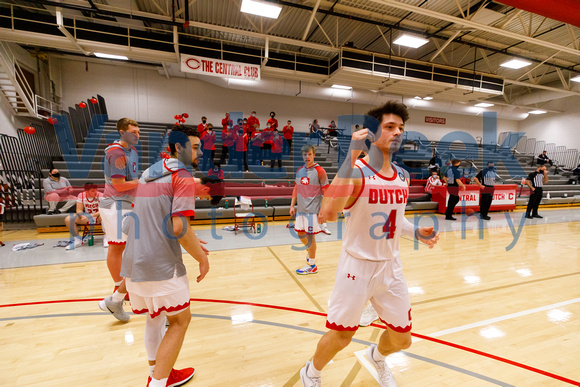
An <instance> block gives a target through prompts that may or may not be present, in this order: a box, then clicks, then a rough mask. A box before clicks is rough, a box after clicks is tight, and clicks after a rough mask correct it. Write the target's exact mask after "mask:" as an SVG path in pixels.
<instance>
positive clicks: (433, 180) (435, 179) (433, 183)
mask: <svg viewBox="0 0 580 387" xmlns="http://www.w3.org/2000/svg"><path fill="white" fill-rule="evenodd" d="M442 185H443V182H442V181H441V179H439V175H438V174H437V171H436V170H434V171H431V176H429V178H428V179H427V184H426V185H425V192H427V195H428V197H429V200H431V199H432V198H433V187H439V186H442Z"/></svg>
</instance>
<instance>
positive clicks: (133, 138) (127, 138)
mask: <svg viewBox="0 0 580 387" xmlns="http://www.w3.org/2000/svg"><path fill="white" fill-rule="evenodd" d="M117 130H118V131H119V135H120V136H121V141H124V142H126V143H127V144H129V146H133V145H137V143H138V142H139V124H138V123H137V121H135V120H132V119H130V118H121V119H120V120H119V121H117Z"/></svg>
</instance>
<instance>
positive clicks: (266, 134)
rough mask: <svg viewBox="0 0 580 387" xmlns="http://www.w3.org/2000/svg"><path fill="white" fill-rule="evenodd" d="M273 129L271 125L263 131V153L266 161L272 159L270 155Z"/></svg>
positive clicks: (267, 125)
mask: <svg viewBox="0 0 580 387" xmlns="http://www.w3.org/2000/svg"><path fill="white" fill-rule="evenodd" d="M272 134H273V133H272V128H271V127H270V124H266V128H264V130H263V131H262V139H263V140H264V145H262V151H263V152H264V159H265V160H269V159H271V156H270V153H271V152H272Z"/></svg>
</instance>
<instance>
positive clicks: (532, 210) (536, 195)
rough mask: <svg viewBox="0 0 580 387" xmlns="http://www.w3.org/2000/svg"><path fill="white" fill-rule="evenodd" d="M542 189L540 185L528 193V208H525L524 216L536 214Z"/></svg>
mask: <svg viewBox="0 0 580 387" xmlns="http://www.w3.org/2000/svg"><path fill="white" fill-rule="evenodd" d="M543 193H544V189H543V188H542V187H538V188H536V189H535V190H534V191H533V192H532V194H531V195H530V200H529V201H528V208H526V216H530V215H532V216H534V215H538V207H539V206H540V202H541V201H542V194H543Z"/></svg>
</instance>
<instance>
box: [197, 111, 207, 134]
mask: <svg viewBox="0 0 580 387" xmlns="http://www.w3.org/2000/svg"><path fill="white" fill-rule="evenodd" d="M206 122H207V117H206V116H203V117H201V124H199V125H197V131H198V133H199V136H200V138H201V137H203V135H204V134H205V131H206V130H207V124H206Z"/></svg>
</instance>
